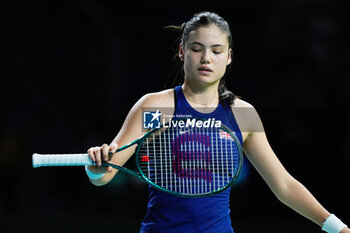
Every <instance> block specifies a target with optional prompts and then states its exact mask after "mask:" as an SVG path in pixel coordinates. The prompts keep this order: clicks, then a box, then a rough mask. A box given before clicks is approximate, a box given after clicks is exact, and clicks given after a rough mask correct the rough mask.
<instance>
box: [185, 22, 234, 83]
mask: <svg viewBox="0 0 350 233" xmlns="http://www.w3.org/2000/svg"><path fill="white" fill-rule="evenodd" d="M179 55H180V58H181V59H182V60H183V61H184V72H185V78H186V79H187V80H188V81H196V83H197V84H214V83H218V82H219V81H220V79H221V78H222V77H223V76H224V74H225V71H226V66H227V65H228V64H230V63H231V51H230V49H229V44H228V38H227V34H226V33H225V32H223V31H221V30H220V29H219V28H218V27H217V26H216V25H215V24H211V25H210V26H206V27H200V28H198V29H197V30H194V31H192V32H191V33H190V36H189V38H188V40H187V41H186V42H185V45H184V46H180V53H179Z"/></svg>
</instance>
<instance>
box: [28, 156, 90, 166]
mask: <svg viewBox="0 0 350 233" xmlns="http://www.w3.org/2000/svg"><path fill="white" fill-rule="evenodd" d="M32 160H33V167H34V168H36V167H50V166H85V165H94V162H93V161H92V160H91V159H90V157H89V156H88V154H36V153H35V154H33V156H32Z"/></svg>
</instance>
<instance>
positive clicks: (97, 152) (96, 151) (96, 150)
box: [94, 146, 102, 166]
mask: <svg viewBox="0 0 350 233" xmlns="http://www.w3.org/2000/svg"><path fill="white" fill-rule="evenodd" d="M94 154H95V158H96V164H97V166H101V164H102V162H101V148H100V147H98V146H96V147H95V148H94Z"/></svg>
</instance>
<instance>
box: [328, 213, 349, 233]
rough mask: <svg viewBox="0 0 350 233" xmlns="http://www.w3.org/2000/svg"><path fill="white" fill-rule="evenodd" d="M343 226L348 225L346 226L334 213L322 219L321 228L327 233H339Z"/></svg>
mask: <svg viewBox="0 0 350 233" xmlns="http://www.w3.org/2000/svg"><path fill="white" fill-rule="evenodd" d="M345 227H348V226H347V225H345V224H344V223H343V222H342V221H341V220H340V219H339V218H337V217H336V216H335V215H334V214H331V215H329V216H328V218H326V221H324V223H323V225H322V230H323V231H326V232H328V233H339V232H340V231H341V230H343V229H344V228H345Z"/></svg>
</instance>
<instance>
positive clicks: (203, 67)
mask: <svg viewBox="0 0 350 233" xmlns="http://www.w3.org/2000/svg"><path fill="white" fill-rule="evenodd" d="M198 70H199V71H204V72H213V70H212V69H210V68H209V67H207V66H201V67H199V68H198Z"/></svg>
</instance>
